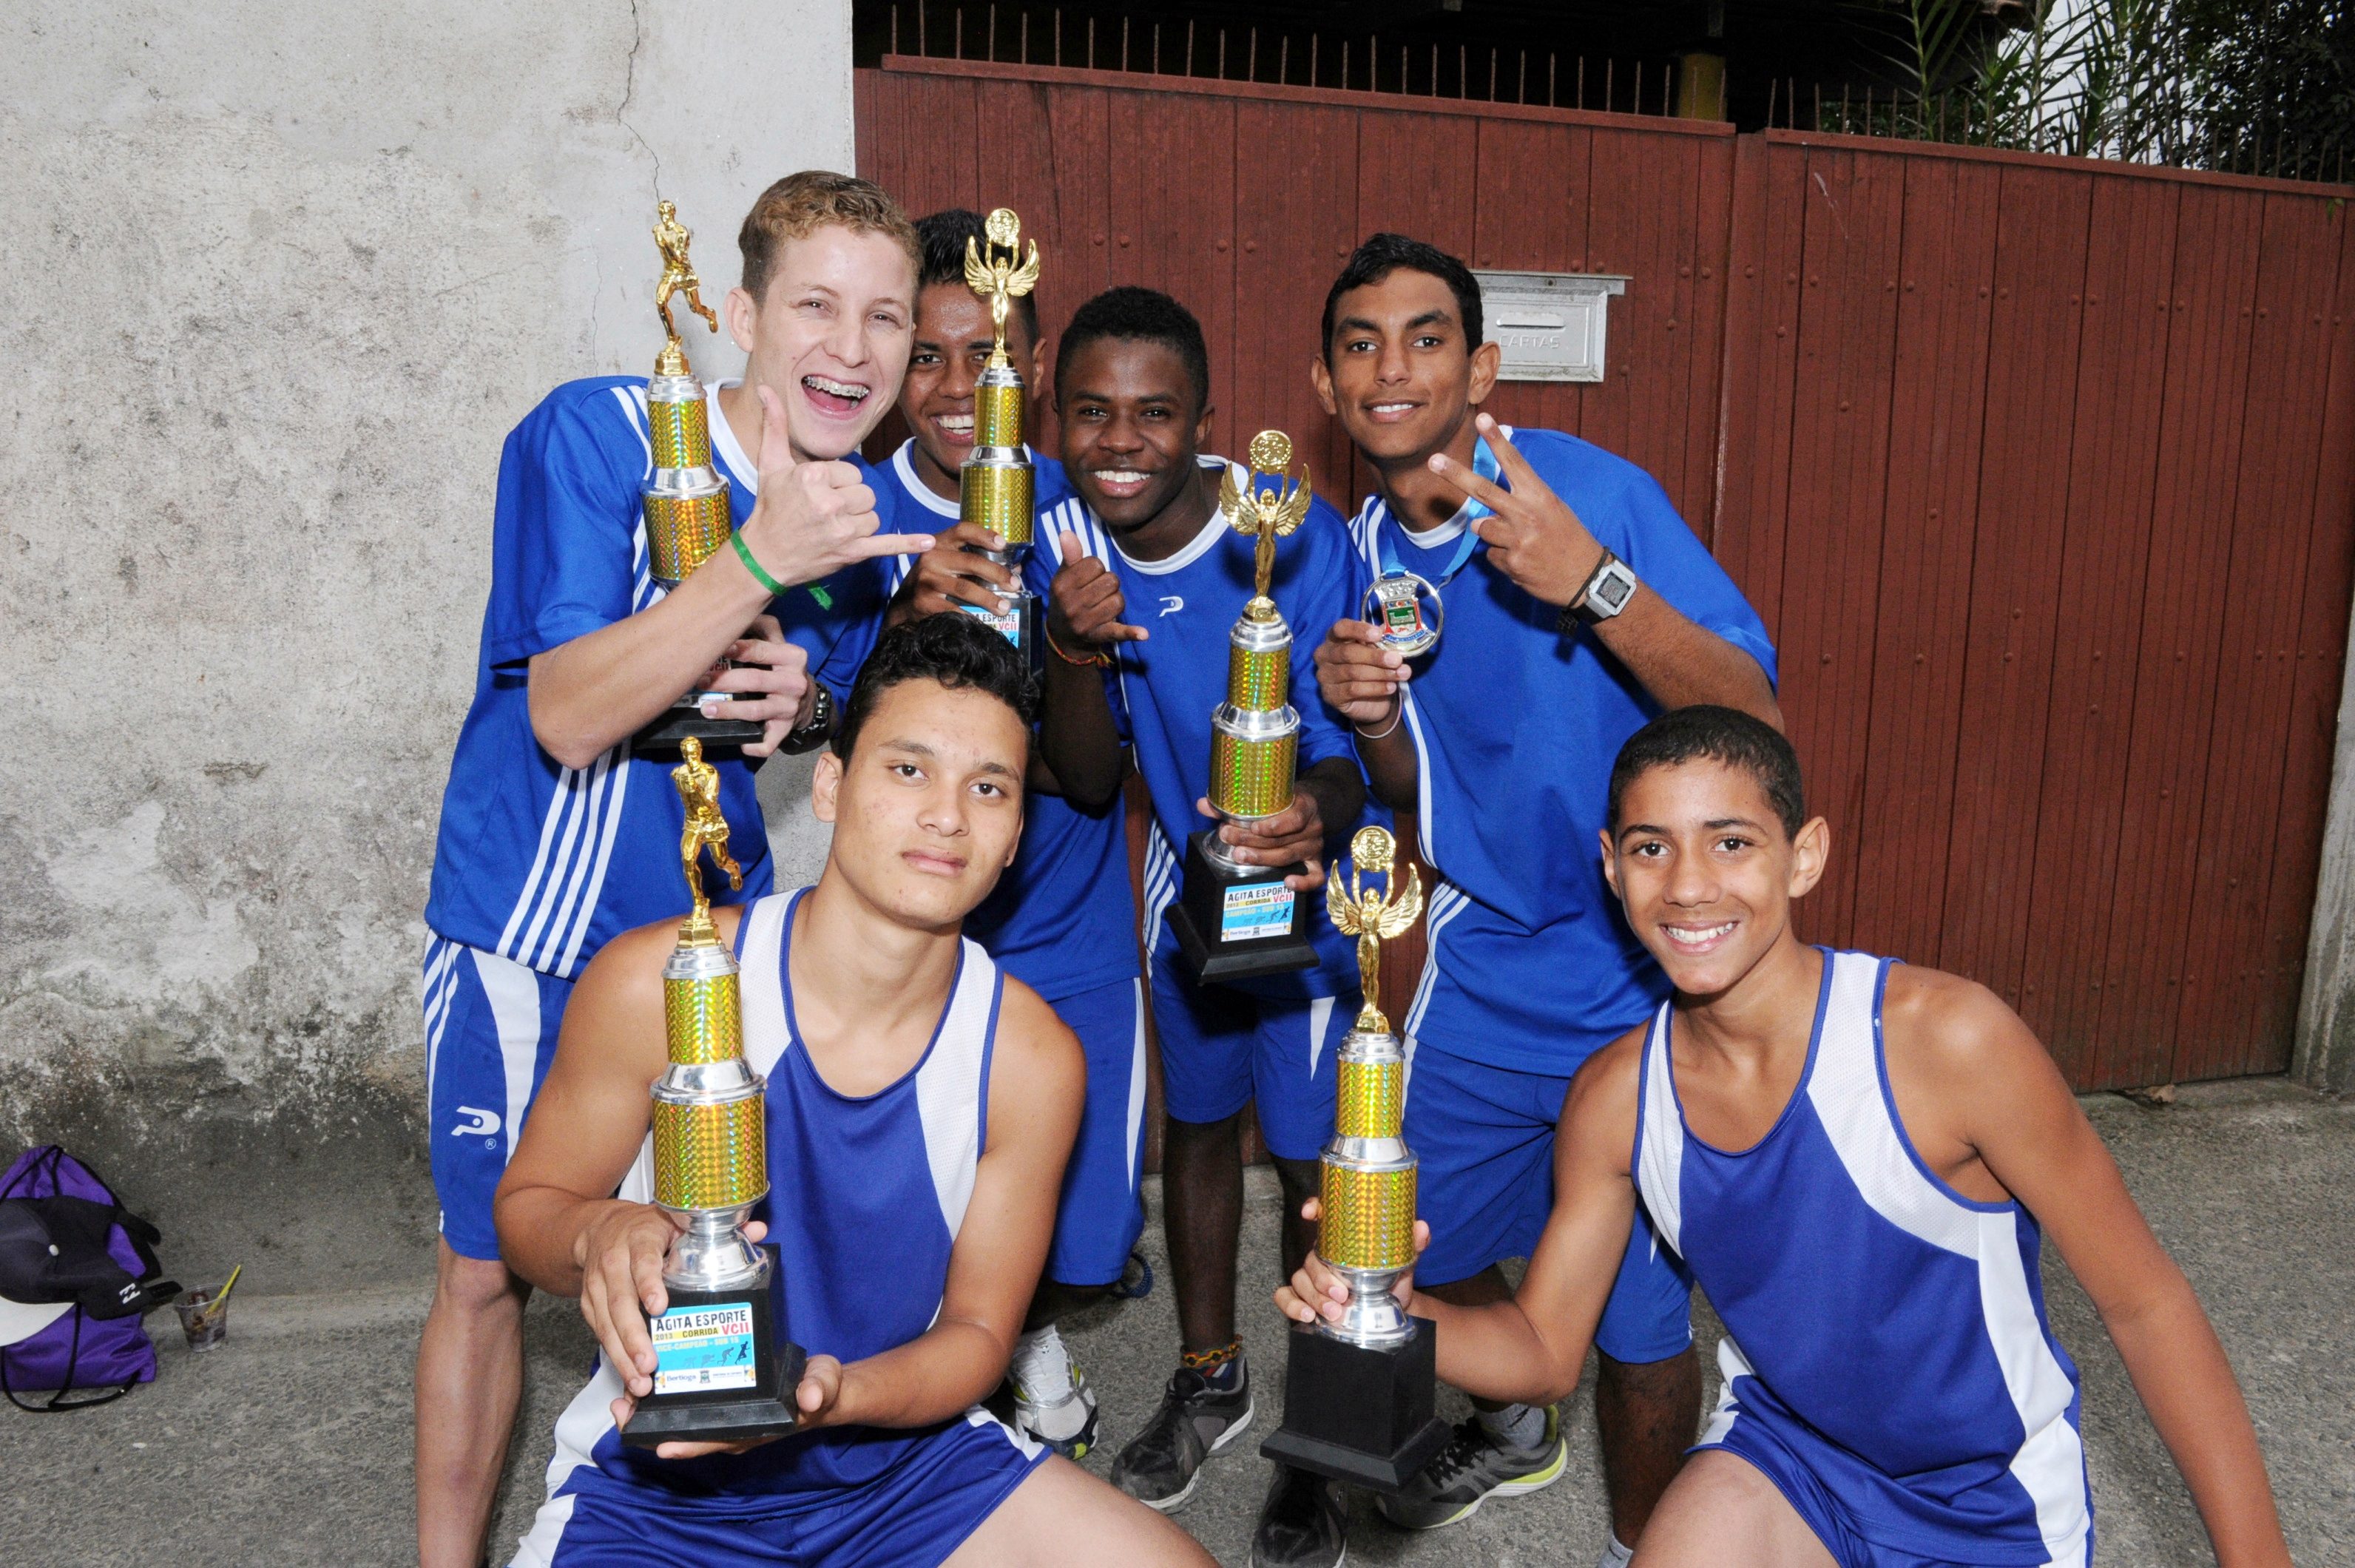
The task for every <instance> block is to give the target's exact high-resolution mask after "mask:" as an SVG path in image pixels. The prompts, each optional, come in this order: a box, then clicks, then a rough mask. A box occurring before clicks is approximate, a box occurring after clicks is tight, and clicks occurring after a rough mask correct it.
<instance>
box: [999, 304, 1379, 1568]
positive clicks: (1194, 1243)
mask: <svg viewBox="0 0 2355 1568" xmlns="http://www.w3.org/2000/svg"><path fill="white" fill-rule="evenodd" d="M1055 395H1056V403H1057V407H1058V410H1059V411H1060V415H1061V420H1062V446H1063V465H1064V470H1065V473H1066V475H1067V476H1068V477H1069V479H1070V480H1071V485H1072V487H1073V488H1074V490H1076V491H1077V493H1078V494H1077V496H1076V498H1075V499H1073V500H1072V501H1071V502H1069V503H1067V504H1066V505H1064V506H1063V507H1060V508H1058V509H1057V510H1056V511H1054V512H1053V513H1051V514H1050V515H1049V516H1048V517H1047V518H1046V520H1045V524H1044V526H1043V527H1042V528H1041V530H1040V531H1041V533H1042V534H1050V533H1051V534H1053V535H1055V536H1057V537H1058V543H1059V549H1060V557H1061V559H1062V560H1063V562H1064V564H1063V565H1062V567H1061V568H1060V571H1057V572H1056V573H1055V576H1054V578H1053V581H1052V582H1051V584H1050V602H1049V605H1048V612H1047V617H1046V619H1047V642H1048V648H1049V656H1048V659H1047V714H1046V720H1045V723H1044V725H1043V728H1042V730H1041V732H1040V737H1041V746H1042V748H1043V750H1044V751H1045V752H1046V756H1047V760H1048V762H1049V763H1050V765H1051V766H1052V768H1053V770H1054V773H1055V776H1056V777H1057V778H1058V779H1060V781H1061V782H1062V785H1063V787H1064V789H1065V790H1067V791H1068V792H1070V793H1071V794H1072V795H1076V796H1079V797H1081V798H1083V799H1109V798H1110V797H1111V795H1112V794H1113V792H1114V790H1116V789H1117V788H1118V786H1119V782H1120V777H1121V769H1122V754H1123V750H1124V747H1125V746H1127V745H1128V743H1129V741H1130V740H1131V739H1132V737H1133V739H1134V742H1135V761H1136V767H1137V770H1138V772H1139V773H1141V774H1142V775H1143V776H1144V779H1145V783H1146V790H1147V793H1148V794H1149V795H1150V796H1151V797H1152V805H1153V823H1154V827H1153V833H1152V837H1151V843H1150V847H1149V848H1148V850H1147V853H1146V933H1147V941H1148V945H1149V947H1150V950H1151V969H1152V975H1151V985H1152V988H1153V1011H1154V1019H1155V1022H1156V1025H1157V1026H1158V1028H1159V1032H1160V1040H1161V1064H1162V1082H1163V1084H1164V1087H1165V1090H1166V1093H1167V1105H1168V1112H1169V1122H1168V1143H1167V1146H1166V1152H1165V1154H1164V1157H1163V1161H1162V1180H1163V1189H1162V1190H1163V1194H1164V1219H1165V1225H1166V1229H1167V1233H1168V1241H1169V1256H1170V1272H1171V1274H1172V1275H1173V1276H1174V1287H1175V1289H1176V1291H1177V1322H1178V1331H1179V1335H1180V1340H1181V1355H1180V1359H1179V1365H1178V1369H1177V1372H1176V1374H1175V1375H1174V1376H1172V1377H1171V1379H1170V1380H1169V1387H1168V1392H1167V1396H1166V1397H1165V1398H1164V1400H1163V1401H1162V1404H1161V1408H1160V1409H1159V1411H1157V1412H1156V1414H1155V1416H1154V1418H1153V1420H1152V1422H1151V1423H1150V1424H1147V1425H1146V1429H1145V1430H1144V1432H1142V1433H1141V1434H1139V1435H1137V1437H1136V1438H1135V1440H1134V1441H1132V1442H1131V1443H1130V1444H1129V1445H1128V1446H1127V1447H1126V1448H1125V1449H1124V1450H1123V1452H1122V1453H1121V1455H1120V1457H1119V1458H1118V1460H1117V1461H1116V1462H1115V1463H1114V1467H1113V1479H1114V1482H1115V1483H1116V1484H1117V1485H1119V1486H1120V1487H1122V1488H1124V1489H1125V1490H1127V1491H1128V1492H1129V1493H1130V1494H1131V1495H1132V1496H1135V1497H1136V1498H1139V1499H1143V1500H1144V1501H1146V1502H1147V1503H1150V1504H1152V1505H1153V1506H1154V1507H1156V1508H1159V1509H1175V1508H1177V1507H1178V1506H1179V1505H1181V1504H1182V1503H1184V1502H1185V1501H1186V1499H1188V1497H1190V1496H1191V1495H1192V1494H1193V1490H1194V1487H1195V1483H1196V1480H1197V1477H1198V1475H1199V1470H1200V1467H1201V1466H1202V1463H1203V1461H1204V1460H1205V1459H1206V1458H1208V1457H1209V1456H1210V1455H1212V1454H1215V1453H1218V1452H1220V1451H1221V1450H1223V1449H1226V1448H1227V1447H1229V1446H1231V1445H1233V1444H1235V1443H1236V1442H1238V1441H1239V1440H1240V1439H1241V1437H1242V1435H1243V1434H1244V1433H1245V1432H1246V1431H1247V1430H1248V1429H1249V1428H1250V1426H1251V1424H1252V1417H1253V1414H1254V1406H1253V1403H1252V1390H1251V1382H1250V1376H1249V1372H1248V1370H1247V1368H1246V1366H1245V1364H1244V1360H1243V1354H1242V1342H1241V1339H1239V1338H1238V1337H1237V1336H1236V1333H1235V1263H1236V1259H1235V1253H1236V1247H1237V1244H1238V1242H1239V1239H1240V1234H1241V1221H1242V1169H1241V1148H1240V1144H1239V1138H1240V1136H1241V1118H1242V1115H1243V1114H1244V1111H1245V1109H1246V1107H1248V1106H1250V1105H1251V1104H1254V1103H1256V1104H1257V1106H1258V1111H1259V1124H1260V1127H1261V1129H1262V1131H1263V1133H1264V1135H1265V1136H1266V1139H1267V1146H1268V1151H1269V1153H1270V1154H1271V1155H1272V1156H1273V1158H1274V1161H1275V1168H1276V1172H1277V1174H1278V1176H1279V1177H1280V1178H1281V1179H1282V1181H1283V1183H1284V1191H1285V1193H1286V1195H1287V1199H1288V1201H1287V1203H1286V1205H1285V1208H1286V1219H1285V1226H1284V1249H1285V1256H1286V1259H1287V1261H1289V1260H1291V1259H1295V1258H1298V1257H1300V1256H1303V1255H1305V1251H1306V1248H1307V1245H1308V1240H1309V1232H1308V1230H1307V1228H1306V1226H1305V1224H1304V1223H1303V1222H1302V1221H1299V1220H1298V1219H1297V1218H1296V1216H1295V1214H1294V1212H1293V1211H1295V1210H1296V1209H1297V1207H1298V1203H1299V1200H1301V1199H1302V1198H1304V1197H1305V1196H1306V1195H1307V1194H1308V1193H1309V1192H1310V1191H1313V1190H1314V1189H1315V1188H1316V1170H1317V1168H1316V1154H1317V1150H1318V1149H1319V1148H1320V1147H1322V1146H1323V1144H1324V1141H1325V1139H1326V1137H1327V1136H1328V1135H1329V1134H1330V1133H1331V1131H1332V1128H1333V1084H1334V1068H1333V1051H1335V1050H1336V1049H1337V1047H1338V1045H1339V1041H1340V1036H1341V1034H1342V1033H1343V1032H1344V1031H1345V1030H1346V1029H1348V1020H1349V1018H1350V1016H1351V1013H1352V1012H1353V1010H1354V1009H1355V1008H1356V1007H1357V1005H1358V982H1357V968H1356V963H1355V959H1354V956H1353V954H1352V950H1351V948H1350V947H1349V945H1348V944H1347V943H1346V942H1345V941H1344V940H1343V939H1342V938H1341V937H1340V936H1339V935H1338V934H1337V933H1334V932H1332V931H1331V930H1330V929H1329V928H1328V927H1327V924H1326V923H1325V922H1323V921H1322V920H1318V921H1316V923H1315V924H1316V930H1317V932H1318V938H1317V954H1318V959H1319V962H1318V964H1317V965H1316V967H1315V968H1313V969H1307V970H1299V971H1294V972H1292V973H1289V974H1283V975H1275V976H1263V977H1261V978H1257V979H1250V980H1243V981H1240V982H1238V983H1236V984H1235V985H1232V986H1221V985H1209V986H1205V985H1198V984H1196V983H1195V982H1194V981H1192V980H1190V979H1189V978H1188V977H1187V976H1186V975H1185V974H1184V973H1183V971H1182V968H1181V965H1180V964H1179V961H1178V957H1177V940H1176V935H1175V933H1174V932H1172V931H1170V930H1169V929H1168V928H1167V924H1166V923H1165V921H1164V918H1163V917H1164V914H1165V912H1167V909H1168V907H1169V905H1170V903H1171V902H1172V901H1174V900H1175V898H1176V897H1177V880H1178V865H1177V857H1176V855H1175V853H1174V852H1173V848H1174V847H1175V846H1177V845H1180V844H1183V843H1184V842H1185V841H1186V838H1187V836H1188V835H1189V834H1191V833H1193V832H1195V831H1197V830H1198V829H1201V828H1205V827H1213V826H1219V827H1220V833H1221V836H1222V837H1223V839H1224V841H1225V843H1226V844H1227V846H1228V847H1229V849H1230V852H1231V854H1232V855H1233V856H1234V858H1235V859H1238V860H1240V861H1242V862H1243V863H1245V864H1250V865H1261V866H1288V865H1291V864H1293V863H1295V862H1296V861H1305V862H1306V863H1307V867H1308V871H1307V874H1306V875H1305V876H1303V875H1295V876H1294V877H1292V878H1291V879H1289V880H1290V881H1291V883H1292V885H1293V886H1294V887H1295V889H1296V890H1300V891H1306V890H1309V889H1313V888H1315V887H1316V886H1319V885H1320V884H1321V882H1322V880H1323V875H1324V873H1323V870H1322V865H1323V861H1324V858H1325V854H1326V847H1327V840H1328V839H1332V838H1336V837H1346V836H1347V834H1348V832H1349V830H1350V829H1351V828H1353V827H1356V826H1357V823H1358V820H1359V813H1360V811H1361V809H1362V807H1363V805H1364V801H1365V784H1364V779H1363V777H1362V775H1361V774H1360V773H1359V770H1358V763H1357V760H1356V758H1355V757H1354V756H1353V755H1352V754H1351V752H1350V749H1349V741H1348V736H1347V735H1345V734H1344V733H1343V732H1342V731H1341V729H1340V726H1339V725H1338V724H1337V723H1336V722H1335V721H1334V720H1333V718H1332V716H1331V715H1330V714H1329V713H1327V711H1326V709H1325V708H1324V705H1323V704H1322V703H1321V702H1320V701H1319V700H1318V699H1317V696H1316V688H1315V684H1314V677H1313V676H1312V675H1311V673H1310V671H1309V670H1308V668H1307V661H1306V660H1305V659H1301V658H1298V657H1297V656H1295V659H1294V661H1293V666H1292V691H1291V693H1290V699H1291V702H1292V704H1293V706H1294V707H1295V709H1297V710H1298V711H1299V714H1300V724H1301V727H1300V734H1299V751H1298V757H1299V768H1298V774H1297V784H1296V788H1295V793H1294V795H1293V801H1292V805H1290V806H1289V807H1288V808H1286V809H1284V810H1283V811H1281V812H1278V813H1276V814H1275V815H1274V816H1271V817H1267V818H1263V819H1262V820H1261V821H1259V822H1257V823H1254V824H1252V826H1250V827H1243V826H1241V825H1239V824H1233V823H1228V824H1224V825H1223V826H1220V825H1218V824H1216V823H1214V822H1213V820H1212V818H1211V817H1210V816H1209V801H1208V800H1207V798H1206V796H1207V795H1209V764H1210V733H1211V731H1210V714H1211V711H1212V709H1215V708H1216V707H1218V705H1219V704H1220V702H1221V701H1222V700H1223V699H1225V696H1226V689H1227V684H1226V683H1227V642H1228V634H1229V632H1230V630H1231V627H1232V626H1233V625H1234V623H1235V618H1236V615H1237V614H1238V613H1239V612H1240V611H1241V609H1242V606H1243V604H1244V603H1245V602H1246V601H1247V600H1249V599H1250V598H1251V597H1252V592H1253V572H1252V555H1253V548H1254V547H1253V540H1252V538H1251V536H1249V535H1245V534H1241V533H1238V532H1236V531H1235V530H1234V529H1233V528H1231V527H1230V526H1229V525H1228V523H1227V521H1226V520H1225V519H1224V518H1223V517H1220V515H1219V512H1218V506H1217V503H1218V495H1219V488H1220V478H1221V476H1222V475H1226V474H1228V473H1229V472H1230V471H1231V464H1229V463H1228V462H1227V460H1225V459H1223V458H1218V457H1206V456H1204V455H1203V453H1202V446H1203V443H1205V442H1207V441H1208V440H1209V432H1210V416H1211V410H1210V407H1209V353H1208V350H1207V348H1206V347H1205V346H1204V344H1203V341H1202V331H1201V326H1200V324H1199V323H1198V322H1197V321H1196V320H1195V319H1194V317H1193V315H1192V314H1191V313H1190V312H1188V310H1187V309H1186V308H1185V307H1184V306H1183V305H1181V304H1178V303H1177V301H1176V300H1173V299H1171V298H1170V297H1169V296H1168V295H1167V294H1163V293H1156V292H1155V291H1153V290H1150V289H1139V288H1118V289H1113V290H1110V291H1108V292H1107V293H1102V294H1099V295H1097V296H1096V297H1095V298H1094V299H1092V300H1090V301H1089V302H1088V303H1087V304H1084V305H1082V306H1081V307H1080V309H1079V311H1078V312H1077V313H1075V314H1074V315H1073V316H1072V318H1071V325H1070V326H1069V327H1067V328H1066V329H1065V331H1064V333H1063V338H1062V343H1061V347H1060V353H1059V354H1058V355H1057V356H1056V364H1055ZM1237 478H1238V480H1239V481H1240V479H1241V475H1240V474H1238V475H1237ZM1351 571H1352V569H1351V567H1350V564H1349V541H1348V533H1347V532H1346V530H1345V529H1344V528H1343V526H1342V523H1341V519H1340V517H1339V515H1338V514H1337V513H1336V512H1334V511H1333V509H1332V508H1331V507H1327V505H1325V503H1323V502H1322V501H1317V502H1316V503H1315V504H1314V505H1313V506H1312V507H1311V508H1310V510H1309V513H1308V516H1307V517H1306V518H1305V520H1304V521H1303V522H1302V523H1301V525H1300V527H1299V528H1298V529H1297V530H1296V531H1295V533H1294V534H1293V535H1292V536H1291V537H1289V538H1287V539H1284V541H1283V542H1282V543H1281V544H1280V545H1279V546H1278V547H1277V549H1276V557H1275V567H1274V581H1273V586H1272V590H1271V592H1272V593H1273V598H1274V600H1275V603H1276V605H1277V607H1278V609H1279V610H1280V611H1281V612H1282V613H1283V614H1284V618H1285V619H1286V620H1287V621H1288V622H1290V623H1292V624H1295V625H1297V626H1302V627H1318V628H1321V627H1323V626H1327V625H1329V624H1332V622H1333V621H1334V620H1335V619H1337V617H1339V616H1341V615H1343V614H1346V613H1348V610H1349V605H1350V597H1349V590H1350V583H1351ZM1341 1527H1342V1517H1341V1509H1340V1503H1339V1499H1338V1495H1337V1492H1336V1491H1335V1489H1334V1488H1332V1487H1331V1486H1330V1485H1329V1484H1328V1483H1327V1482H1325V1481H1322V1480H1320V1479H1318V1478H1317V1477H1313V1476H1310V1475H1309V1474H1307V1473H1306V1472H1305V1471H1298V1470H1294V1469H1291V1468H1289V1467H1283V1466H1279V1467H1277V1473H1276V1479H1275V1484H1274V1486H1273V1488H1272V1489H1271V1491H1270V1493H1269V1496H1268V1499H1267V1503H1266V1506H1265V1508H1264V1509H1263V1511H1262V1515H1261V1519H1260V1524H1259V1529H1258V1531H1257V1533H1256V1535H1255V1538H1254V1540H1253V1541H1252V1559H1253V1561H1254V1562H1255V1563H1261V1564H1263V1568H1276V1565H1283V1568H1291V1565H1294V1564H1307V1563H1317V1564H1331V1563H1335V1562H1337V1561H1338V1559H1339V1556H1340V1553H1341V1550H1342V1533H1341Z"/></svg>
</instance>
